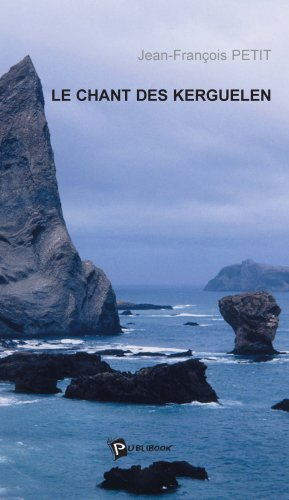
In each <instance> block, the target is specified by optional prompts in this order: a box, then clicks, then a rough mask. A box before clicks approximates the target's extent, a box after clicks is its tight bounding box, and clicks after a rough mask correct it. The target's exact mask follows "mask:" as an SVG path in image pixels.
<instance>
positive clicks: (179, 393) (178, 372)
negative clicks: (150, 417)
mask: <svg viewBox="0 0 289 500" xmlns="http://www.w3.org/2000/svg"><path fill="white" fill-rule="evenodd" d="M206 368H207V367H206V365H205V364H204V363H202V362H200V361H199V360H197V359H190V360H188V361H183V362H179V363H175V364H173V365H169V364H160V365H156V366H153V367H148V368H142V369H141V370H139V371H137V372H136V373H134V374H133V373H131V372H119V371H113V372H110V373H108V372H107V373H99V374H97V375H93V376H90V377H86V376H84V377H79V378H77V379H74V380H72V381H71V383H70V385H69V386H68V387H67V389H66V392H65V397H67V398H73V399H74V398H75V399H87V400H90V401H113V402H119V403H137V404H138V403H144V404H166V403H179V404H181V403H190V402H191V401H199V402H200V403H210V402H217V401H218V398H217V394H216V393H215V391H214V390H213V389H212V387H211V386H210V384H209V383H208V382H207V380H206V376H205V371H206Z"/></svg>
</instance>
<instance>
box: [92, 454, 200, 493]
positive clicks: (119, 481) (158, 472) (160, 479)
mask: <svg viewBox="0 0 289 500" xmlns="http://www.w3.org/2000/svg"><path fill="white" fill-rule="evenodd" d="M179 476H183V477H190V478H192V479H201V480H205V479H208V474H207V472H206V469H204V468H203V467H194V466H193V465H191V464H189V463H188V462H185V461H183V462H165V461H161V462H154V463H153V464H151V465H150V466H149V467H145V468H143V469H142V468H141V466H140V465H134V466H132V467H131V468H130V469H120V468H119V467H114V468H112V469H111V470H110V471H108V472H105V473H104V481H103V482H102V483H101V484H100V487H101V488H104V489H109V490H124V491H128V492H131V493H136V494H152V495H153V494H159V493H165V492H167V491H169V490H174V489H175V488H177V487H178V485H179V484H178V481H177V479H176V478H177V477H179Z"/></svg>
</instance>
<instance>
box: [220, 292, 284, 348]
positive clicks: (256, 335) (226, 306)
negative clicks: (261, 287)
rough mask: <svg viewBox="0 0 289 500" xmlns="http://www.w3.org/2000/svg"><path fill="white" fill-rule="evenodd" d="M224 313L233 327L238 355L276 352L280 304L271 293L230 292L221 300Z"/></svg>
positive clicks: (225, 318) (221, 309)
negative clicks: (233, 293)
mask: <svg viewBox="0 0 289 500" xmlns="http://www.w3.org/2000/svg"><path fill="white" fill-rule="evenodd" d="M219 309H220V312H221V314H222V316H223V318H224V320H225V321H227V323H229V325H230V326H231V327H232V328H233V330H234V332H235V334H236V338H235V348H234V350H233V353H234V354H241V355H259V354H262V355H263V354H268V355H269V354H275V353H276V352H277V351H275V349H274V348H273V345H272V342H273V340H274V338H275V335H276V330H277V327H278V323H279V318H278V316H279V314H280V312H281V309H280V307H279V306H278V304H277V303H276V300H275V299H274V297H273V295H270V294H269V293H268V292H250V293H242V294H239V295H229V296H227V297H223V298H222V299H221V300H219Z"/></svg>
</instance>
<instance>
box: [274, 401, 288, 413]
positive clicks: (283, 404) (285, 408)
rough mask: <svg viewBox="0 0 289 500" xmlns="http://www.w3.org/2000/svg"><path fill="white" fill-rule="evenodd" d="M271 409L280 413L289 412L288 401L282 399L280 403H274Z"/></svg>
mask: <svg viewBox="0 0 289 500" xmlns="http://www.w3.org/2000/svg"><path fill="white" fill-rule="evenodd" d="M271 408H272V410H282V411H288V412H289V399H282V401H280V403H276V404H275V405H273V406H272V407H271Z"/></svg>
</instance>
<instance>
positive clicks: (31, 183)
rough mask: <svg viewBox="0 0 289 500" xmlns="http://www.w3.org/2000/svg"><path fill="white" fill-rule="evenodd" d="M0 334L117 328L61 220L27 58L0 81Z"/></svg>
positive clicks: (103, 292) (107, 299) (94, 272)
mask: <svg viewBox="0 0 289 500" xmlns="http://www.w3.org/2000/svg"><path fill="white" fill-rule="evenodd" d="M0 122H1V129H0V255H1V258H0V335H1V336H2V337H4V336H8V337H9V336H13V337H15V336H35V335H39V336H47V335H61V336H63V335H64V336H67V335H69V336H71V335H76V334H84V333H89V334H100V333H101V334H112V333H116V332H119V331H120V325H119V318H118V313H117V307H116V300H115V294H114V292H113V290H112V287H111V284H110V282H109V280H108V279H107V277H106V276H105V274H104V273H103V271H101V270H100V269H98V268H96V267H95V266H94V265H93V264H92V263H91V262H89V261H85V262H82V261H81V259H80V257H79V255H78V253H77V251H76V249H75V247H74V245H73V243H72V242H71V239H70V236H69V234H68V231H67V228H66V225H65V221H64V218H63V213H62V208H61V203H60V198H59V193H58V187H57V181H56V175H55V165H54V158H53V151H52V148H51V144H50V134H49V130H48V125H47V122H46V118H45V114H44V98H43V92H42V87H41V82H40V80H39V77H38V76H37V73H36V71H35V69H34V66H33V64H32V62H31V59H30V57H29V56H27V57H25V58H24V59H23V60H22V61H20V62H19V63H18V64H16V65H15V66H13V67H12V68H11V69H10V71H9V72H8V73H6V74H5V75H4V76H3V77H2V78H1V79H0Z"/></svg>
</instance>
